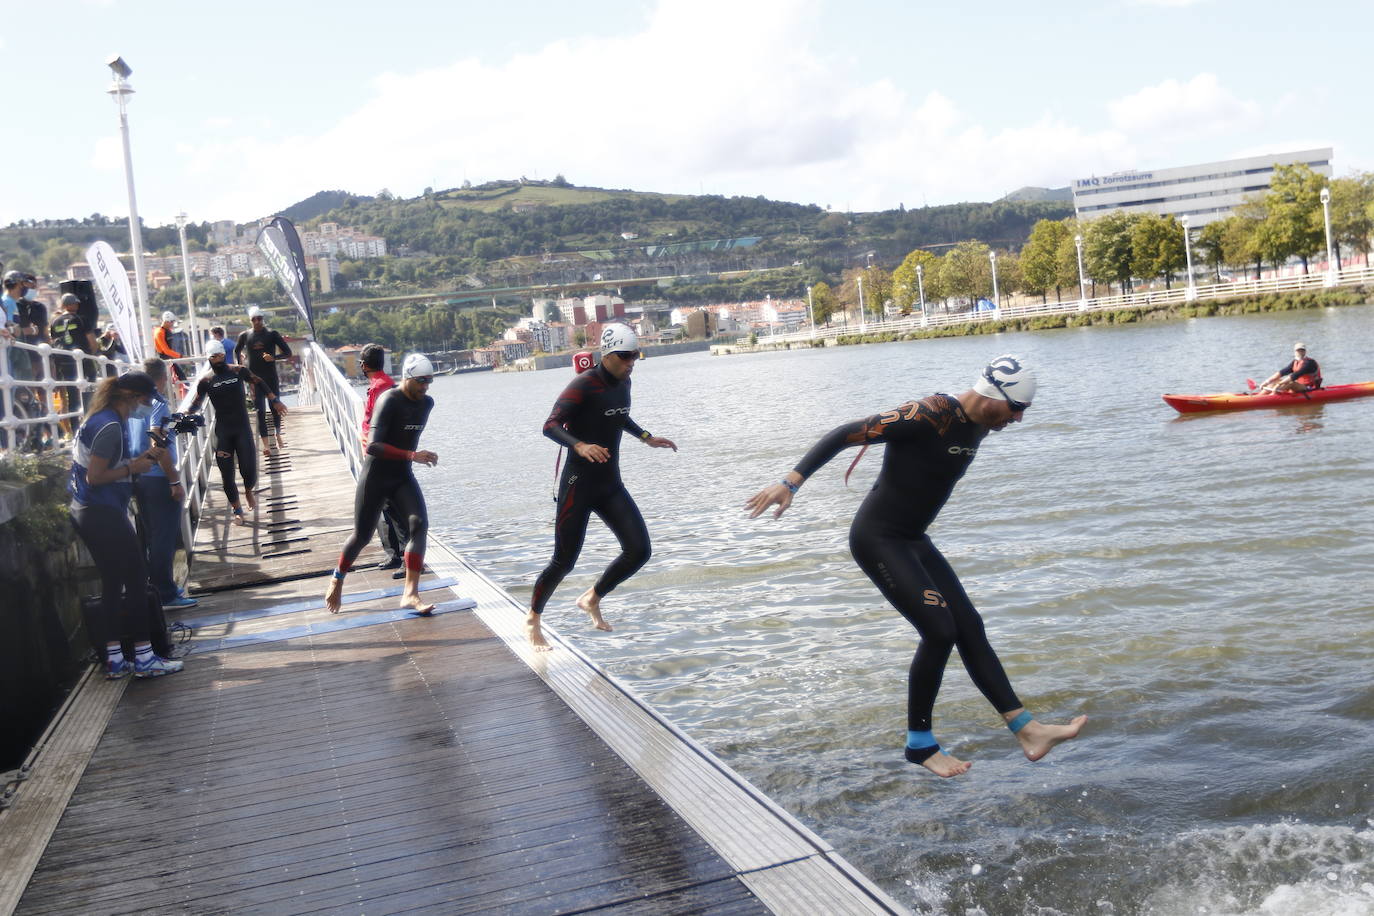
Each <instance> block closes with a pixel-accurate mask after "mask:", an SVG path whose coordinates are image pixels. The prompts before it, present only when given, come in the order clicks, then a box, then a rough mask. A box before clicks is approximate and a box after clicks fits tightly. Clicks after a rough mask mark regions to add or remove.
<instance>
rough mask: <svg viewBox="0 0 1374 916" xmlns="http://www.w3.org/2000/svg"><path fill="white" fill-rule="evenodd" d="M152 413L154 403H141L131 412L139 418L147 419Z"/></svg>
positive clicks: (132, 415)
mask: <svg viewBox="0 0 1374 916" xmlns="http://www.w3.org/2000/svg"><path fill="white" fill-rule="evenodd" d="M152 415H153V405H151V404H139V405H138V406H137V407H135V408H134V410H133V413H131V414H130V415H129V416H131V417H134V418H135V419H139V420H147V419H149V418H151V417H152Z"/></svg>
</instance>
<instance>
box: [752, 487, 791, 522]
mask: <svg viewBox="0 0 1374 916" xmlns="http://www.w3.org/2000/svg"><path fill="white" fill-rule="evenodd" d="M774 504H776V505H777V507H778V511H776V512H774V513H773V518H779V517H781V515H782V514H783V513H784V512H786V511H787V507H788V506H790V505H792V491H791V490H789V489H787V487H784V486H783V485H782V484H780V483H775V484H773V485H772V486H770V487H764V488H763V489H762V490H759V491H758V492H757V493H755V494H754V495H753V496H751V497H750V498H749V501H748V502H747V503H745V504H744V509H745V511H746V512H748V513H749V517H750V518H758V517H759V516H760V515H762V514H763V513H764V511H765V510H767V509H768V507H769V506H772V505H774Z"/></svg>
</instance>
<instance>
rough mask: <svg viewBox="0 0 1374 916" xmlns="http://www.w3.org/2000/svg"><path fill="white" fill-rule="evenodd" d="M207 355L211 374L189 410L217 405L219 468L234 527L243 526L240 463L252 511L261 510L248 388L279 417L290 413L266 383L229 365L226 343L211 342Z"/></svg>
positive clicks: (200, 385) (201, 383)
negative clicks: (204, 404) (236, 476)
mask: <svg viewBox="0 0 1374 916" xmlns="http://www.w3.org/2000/svg"><path fill="white" fill-rule="evenodd" d="M205 355H206V356H208V357H209V358H210V370H209V371H208V372H206V373H205V374H203V375H202V376H201V377H200V378H199V379H197V381H196V396H195V399H194V400H192V401H191V406H190V408H189V410H190V411H191V412H193V413H194V412H195V411H196V410H199V409H200V405H201V403H202V402H203V401H204V400H205V399H206V398H209V399H210V403H211V404H213V405H215V464H217V465H219V476H220V480H221V482H222V483H223V485H224V495H225V497H226V498H227V499H228V500H229V506H230V508H232V509H233V510H234V523H235V524H238V525H242V524H243V507H242V506H240V505H239V490H238V487H237V486H236V485H235V484H234V465H235V464H236V463H237V465H238V471H239V473H240V474H242V475H243V492H244V498H245V499H247V500H248V508H249V509H250V510H252V509H255V508H257V500H256V498H255V497H254V496H253V491H254V489H255V488H256V487H257V485H258V458H257V455H256V454H254V452H253V426H252V421H251V420H249V418H248V408H247V407H246V406H245V401H244V394H245V389H244V385H251V386H252V387H253V389H254V390H255V391H259V392H262V393H263V396H264V397H265V398H266V399H267V401H268V402H269V403H271V405H272V412H273V414H274V415H276V416H281V415H282V414H284V413H286V405H285V404H283V403H282V402H281V400H280V399H278V398H277V396H276V395H275V394H273V393H271V392H269V391H267V386H266V384H265V383H264V382H263V380H262V379H260V378H258V377H257V376H256V375H254V374H253V373H252V372H250V371H248V369H247V368H245V367H243V366H230V365H228V364H227V363H225V360H224V344H223V342H221V341H218V340H211V341H209V342H208V343H206V344H205Z"/></svg>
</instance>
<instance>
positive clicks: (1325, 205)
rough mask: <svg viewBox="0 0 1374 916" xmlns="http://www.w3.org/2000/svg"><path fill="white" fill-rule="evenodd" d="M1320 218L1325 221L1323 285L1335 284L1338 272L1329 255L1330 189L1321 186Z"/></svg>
mask: <svg viewBox="0 0 1374 916" xmlns="http://www.w3.org/2000/svg"><path fill="white" fill-rule="evenodd" d="M1322 220H1323V222H1325V223H1326V280H1325V281H1324V282H1323V284H1322V285H1323V286H1335V285H1336V281H1337V279H1339V274H1338V273H1337V271H1336V259H1335V258H1334V257H1332V255H1331V189H1330V188H1322Z"/></svg>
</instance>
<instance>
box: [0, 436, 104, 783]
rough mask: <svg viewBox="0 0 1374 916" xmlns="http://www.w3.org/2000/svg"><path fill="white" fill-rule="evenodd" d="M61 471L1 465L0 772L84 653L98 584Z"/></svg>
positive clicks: (23, 747) (21, 461)
mask: <svg viewBox="0 0 1374 916" xmlns="http://www.w3.org/2000/svg"><path fill="white" fill-rule="evenodd" d="M68 466H69V465H68V462H67V461H66V460H65V457H64V458H63V459H60V460H59V459H51V458H50V459H45V460H38V459H34V458H27V457H21V458H7V459H5V460H3V461H0V474H3V478H5V479H0V596H3V598H0V606H3V608H4V613H3V615H2V618H0V619H3V622H4V629H3V632H2V633H0V722H4V723H5V727H4V728H3V729H0V771H6V770H11V769H14V768H16V767H18V766H19V765H20V764H21V763H22V762H23V760H24V758H25V757H26V756H27V755H28V752H29V749H30V748H31V747H32V745H33V742H34V741H35V740H37V738H38V737H39V735H41V734H42V733H43V729H44V728H46V727H47V723H48V720H49V718H51V716H52V713H53V710H55V709H56V708H57V707H58V706H59V705H60V704H61V702H62V699H63V698H64V697H65V696H66V694H67V691H68V690H70V689H71V687H72V685H73V684H75V683H76V680H77V678H78V677H79V676H80V674H81V672H82V670H83V669H84V668H85V664H86V659H87V656H88V655H89V651H90V650H89V642H88V640H87V637H86V627H85V623H84V621H83V620H82V616H81V597H82V596H83V595H87V594H98V593H99V591H100V582H99V577H98V576H97V575H96V574H95V570H94V569H93V568H92V566H91V562H90V558H89V556H88V555H87V554H86V551H85V548H84V547H82V546H81V545H80V543H79V541H78V540H77V538H76V534H75V532H74V531H73V530H72V527H71V522H70V513H69V512H68V509H67V506H68V503H69V502H70V497H69V496H68V494H67V468H68Z"/></svg>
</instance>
